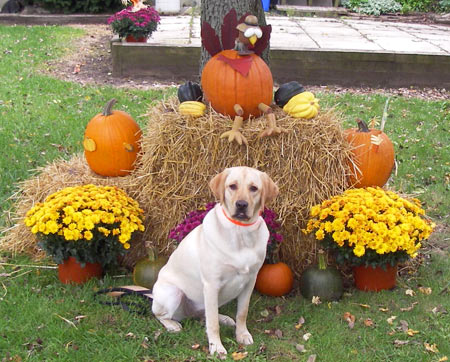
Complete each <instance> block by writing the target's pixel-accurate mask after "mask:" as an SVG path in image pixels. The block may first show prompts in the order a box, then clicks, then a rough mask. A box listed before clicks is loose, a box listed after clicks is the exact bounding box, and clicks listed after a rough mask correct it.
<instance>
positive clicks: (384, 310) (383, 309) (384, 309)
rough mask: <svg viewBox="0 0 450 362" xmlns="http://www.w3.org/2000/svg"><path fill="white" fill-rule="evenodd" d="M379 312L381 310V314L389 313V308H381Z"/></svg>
mask: <svg viewBox="0 0 450 362" xmlns="http://www.w3.org/2000/svg"><path fill="white" fill-rule="evenodd" d="M378 310H379V311H380V312H384V313H386V312H389V308H383V307H380V308H378Z"/></svg>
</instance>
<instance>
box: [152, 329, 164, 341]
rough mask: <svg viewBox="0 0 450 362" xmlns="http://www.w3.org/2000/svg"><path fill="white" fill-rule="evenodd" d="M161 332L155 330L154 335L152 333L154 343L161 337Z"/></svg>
mask: <svg viewBox="0 0 450 362" xmlns="http://www.w3.org/2000/svg"><path fill="white" fill-rule="evenodd" d="M161 333H162V331H161V330H160V329H158V330H156V331H155V333H153V340H154V341H155V342H156V341H157V340H158V338H159V336H160V335H161Z"/></svg>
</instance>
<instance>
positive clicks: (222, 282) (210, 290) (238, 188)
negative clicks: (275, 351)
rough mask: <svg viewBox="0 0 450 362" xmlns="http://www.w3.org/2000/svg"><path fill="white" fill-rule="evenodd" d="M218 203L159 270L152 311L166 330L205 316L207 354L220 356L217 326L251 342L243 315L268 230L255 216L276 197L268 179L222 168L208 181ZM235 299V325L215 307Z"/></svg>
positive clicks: (261, 174)
mask: <svg viewBox="0 0 450 362" xmlns="http://www.w3.org/2000/svg"><path fill="white" fill-rule="evenodd" d="M209 185H210V187H211V190H212V191H213V193H214V195H215V196H216V198H217V199H218V200H219V201H220V202H219V203H218V204H217V205H216V206H215V207H214V208H213V209H211V210H210V211H209V212H208V214H207V215H206V216H205V218H204V220H203V224H202V225H199V226H197V227H196V228H195V229H194V230H192V231H191V232H190V233H189V234H188V235H187V236H186V238H185V239H184V240H183V241H182V242H181V243H180V245H179V246H178V248H177V249H176V250H175V251H174V252H173V254H172V255H171V256H170V258H169V261H168V262H167V264H166V265H165V266H164V267H163V268H162V269H161V271H160V273H159V276H158V280H157V281H156V283H155V285H154V287H153V306H152V311H153V313H154V314H155V316H156V318H158V319H159V321H160V322H161V323H162V324H163V325H164V327H166V328H167V330H169V331H173V332H177V331H180V330H181V324H180V323H179V321H180V320H182V319H183V318H185V317H188V316H203V315H204V316H205V318H206V333H207V336H208V342H209V351H210V353H211V354H214V353H218V354H219V355H225V354H226V353H227V351H226V350H225V348H224V347H223V345H222V342H221V340H220V333H219V322H220V323H222V324H225V325H230V326H235V327H236V339H237V341H238V343H242V344H246V345H247V344H252V343H253V338H252V336H251V334H250V333H249V331H248V329H247V322H246V321H247V313H248V306H249V302H250V296H251V294H252V291H253V287H254V286H255V281H256V275H257V273H258V270H259V269H260V267H261V266H262V264H263V262H264V258H265V255H266V246H267V240H268V239H269V231H268V229H267V226H266V224H265V222H264V220H263V218H262V217H261V216H260V214H261V212H262V211H263V209H264V205H265V204H266V203H267V202H269V201H270V200H272V199H274V198H275V197H276V195H277V194H278V187H277V186H276V185H275V183H274V182H273V181H272V180H271V179H270V177H269V176H268V175H267V174H266V173H264V172H261V171H258V170H256V169H253V168H249V167H232V168H227V169H225V170H224V171H223V172H221V173H220V174H218V175H216V176H215V177H214V178H213V179H212V180H211V182H210V184H209ZM235 298H237V301H238V305H237V314H236V322H234V320H233V319H232V318H230V317H228V316H224V315H220V314H219V311H218V308H219V307H220V306H222V305H224V304H226V303H228V302H229V301H231V300H233V299H235Z"/></svg>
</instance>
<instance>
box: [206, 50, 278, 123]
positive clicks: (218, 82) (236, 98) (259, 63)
mask: <svg viewBox="0 0 450 362" xmlns="http://www.w3.org/2000/svg"><path fill="white" fill-rule="evenodd" d="M223 57H225V58H228V59H231V62H233V60H239V59H243V61H245V60H247V59H249V57H250V59H251V66H250V69H249V71H248V73H247V74H246V75H245V76H244V75H242V74H241V73H240V72H238V71H237V70H235V69H234V68H233V67H231V66H230V65H229V64H228V63H227V62H225V61H223V60H221V59H223ZM201 83H202V89H203V93H204V96H205V98H206V100H207V101H208V102H210V103H211V106H212V107H213V108H214V109H215V110H216V111H217V112H219V113H221V114H224V115H229V116H231V117H234V116H236V113H235V110H234V108H233V107H234V105H235V104H239V105H240V106H241V107H242V108H243V110H244V115H243V118H244V119H247V118H248V117H249V116H250V115H252V116H255V117H258V116H260V115H261V111H260V110H259V109H258V104H260V103H264V104H267V105H270V104H271V102H272V96H273V79H272V73H271V72H270V69H269V67H268V66H267V64H266V63H265V62H264V60H262V59H261V58H260V57H259V56H257V55H256V54H251V55H245V56H240V55H239V54H238V52H237V51H236V50H232V49H229V50H223V51H221V52H220V53H218V54H216V55H215V56H213V57H212V58H211V59H210V60H209V61H208V62H207V63H206V65H205V67H204V68H203V72H202V80H201Z"/></svg>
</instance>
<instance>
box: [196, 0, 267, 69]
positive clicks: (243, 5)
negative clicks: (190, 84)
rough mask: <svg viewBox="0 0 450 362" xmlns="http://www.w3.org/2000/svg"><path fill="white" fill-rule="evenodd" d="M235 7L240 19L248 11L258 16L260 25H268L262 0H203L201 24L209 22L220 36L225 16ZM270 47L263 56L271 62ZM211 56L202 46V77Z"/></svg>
mask: <svg viewBox="0 0 450 362" xmlns="http://www.w3.org/2000/svg"><path fill="white" fill-rule="evenodd" d="M232 8H234V9H235V10H236V13H237V17H238V19H240V17H241V16H242V15H244V14H246V13H250V14H252V15H255V16H256V17H257V18H258V24H259V25H266V17H265V14H264V10H263V7H262V3H261V0H246V1H242V0H202V7H201V18H200V25H201V24H203V22H207V23H209V24H210V25H211V26H212V28H213V29H214V30H215V31H216V34H218V35H219V37H220V28H221V26H222V22H223V18H224V16H225V15H226V14H227V13H228V12H229V11H230V10H231V9H232ZM269 48H270V45H269V44H268V45H267V48H266V49H265V50H264V52H263V53H262V55H261V57H262V58H263V59H264V61H265V62H266V63H267V64H269ZM209 58H211V56H210V55H209V53H208V52H207V51H206V50H205V48H204V47H203V46H202V54H201V58H200V77H201V74H202V69H203V67H204V66H205V64H206V62H207V61H208V60H209Z"/></svg>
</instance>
